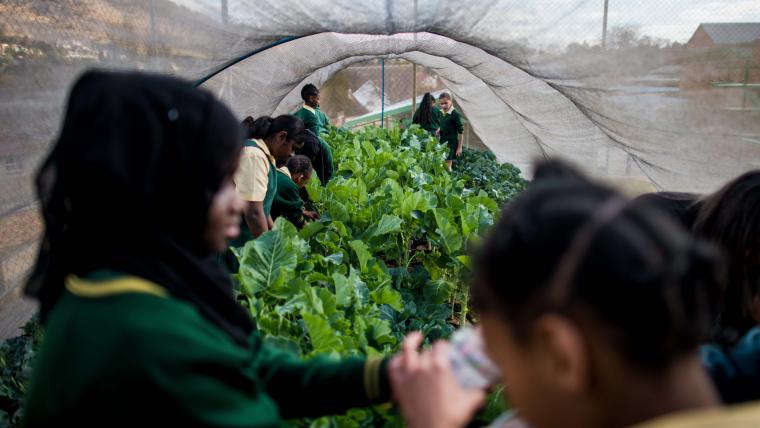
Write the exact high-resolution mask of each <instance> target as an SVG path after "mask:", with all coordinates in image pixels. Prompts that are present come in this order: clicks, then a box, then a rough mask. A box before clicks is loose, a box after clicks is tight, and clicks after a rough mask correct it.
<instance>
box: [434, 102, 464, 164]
mask: <svg viewBox="0 0 760 428" xmlns="http://www.w3.org/2000/svg"><path fill="white" fill-rule="evenodd" d="M438 103H439V104H440V105H441V118H440V123H441V142H442V143H444V144H446V145H447V146H448V147H449V155H448V156H447V157H446V165H448V167H449V171H451V166H452V165H453V163H454V160H455V159H456V158H458V157H459V156H461V155H462V134H463V132H464V125H463V124H462V116H461V115H460V114H459V111H457V110H455V109H454V104H453V103H452V100H451V95H450V94H449V93H448V92H444V93H442V94H441V95H440V96H439V97H438Z"/></svg>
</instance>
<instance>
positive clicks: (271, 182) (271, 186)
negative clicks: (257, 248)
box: [229, 140, 277, 247]
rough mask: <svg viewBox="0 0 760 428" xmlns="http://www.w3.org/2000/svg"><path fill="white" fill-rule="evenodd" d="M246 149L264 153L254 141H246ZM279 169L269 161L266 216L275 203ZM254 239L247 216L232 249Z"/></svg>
mask: <svg viewBox="0 0 760 428" xmlns="http://www.w3.org/2000/svg"><path fill="white" fill-rule="evenodd" d="M244 146H245V147H255V148H257V149H259V150H261V151H262V152H263V151H264V150H263V149H262V148H261V147H259V146H258V144H256V142H255V141H253V140H246V141H245V144H244ZM276 171H277V167H275V165H274V164H273V163H272V161H271V160H270V161H269V172H268V173H267V193H266V196H264V202H263V203H264V215H265V216H269V215H270V214H271V212H272V204H273V203H274V197H275V195H276V194H277V172H276ZM252 239H253V233H251V229H249V228H248V223H247V222H246V221H245V215H243V217H242V219H241V223H240V235H238V237H237V238H235V239H233V240H232V241H230V243H229V244H230V246H231V247H242V246H244V245H245V243H246V242H248V241H250V240H252Z"/></svg>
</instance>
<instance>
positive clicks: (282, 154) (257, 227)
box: [230, 115, 305, 247]
mask: <svg viewBox="0 0 760 428" xmlns="http://www.w3.org/2000/svg"><path fill="white" fill-rule="evenodd" d="M243 125H244V126H245V128H246V130H247V137H248V139H247V140H246V141H245V145H244V147H243V153H242V156H241V158H240V165H239V166H238V170H237V172H236V173H235V178H234V181H235V186H236V188H237V192H238V194H239V195H240V197H241V198H243V200H245V201H246V207H245V210H244V215H243V219H244V222H243V227H242V230H241V233H240V236H238V237H237V238H236V239H235V240H233V241H232V242H231V243H230V245H231V246H233V247H242V246H243V245H245V243H246V242H248V241H250V240H251V239H254V238H256V237H258V236H259V235H261V234H262V233H264V232H266V231H268V230H271V229H272V226H273V225H274V223H273V221H272V216H271V209H272V202H273V201H274V198H275V195H276V194H277V167H276V164H277V160H282V161H285V160H287V159H288V158H290V157H291V156H292V155H293V152H294V151H295V150H296V149H297V148H298V147H300V146H301V145H302V144H303V142H302V140H303V137H304V134H305V129H304V124H303V122H302V121H301V119H298V118H297V117H295V116H291V115H282V116H278V117H276V118H271V117H269V116H262V117H260V118H258V119H256V120H255V121H254V120H252V118H250V117H248V118H246V119H245V120H244V121H243Z"/></svg>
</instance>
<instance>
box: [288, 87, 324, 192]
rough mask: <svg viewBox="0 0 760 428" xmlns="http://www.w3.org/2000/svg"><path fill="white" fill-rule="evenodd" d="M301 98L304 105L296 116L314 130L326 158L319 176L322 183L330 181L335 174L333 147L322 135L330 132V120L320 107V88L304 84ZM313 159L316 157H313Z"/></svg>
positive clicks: (308, 128) (310, 129) (309, 128)
mask: <svg viewBox="0 0 760 428" xmlns="http://www.w3.org/2000/svg"><path fill="white" fill-rule="evenodd" d="M301 98H302V99H303V106H301V108H300V109H298V111H296V112H295V116H296V117H298V118H299V119H301V120H302V121H303V123H304V125H305V126H306V129H307V130H309V131H311V132H313V133H314V135H315V136H316V137H317V140H318V141H319V145H320V152H321V156H322V157H323V159H324V162H323V165H324V166H322V168H320V169H321V170H322V171H323V173H322V174H321V175H319V178H320V180H321V181H322V184H325V183H327V182H328V181H330V179H331V178H332V175H333V164H332V163H333V158H332V148H331V147H330V145H329V144H327V142H326V141H325V140H324V139H323V138H322V136H321V135H322V133H326V132H329V128H330V120H329V119H328V118H327V115H325V114H324V113H323V112H322V110H320V109H319V89H317V87H316V86H314V85H312V84H311V83H308V84H306V85H304V87H303V88H301ZM313 161H314V159H312V162H313ZM315 165H316V163H315ZM318 171H319V169H318Z"/></svg>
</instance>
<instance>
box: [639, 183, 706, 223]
mask: <svg viewBox="0 0 760 428" xmlns="http://www.w3.org/2000/svg"><path fill="white" fill-rule="evenodd" d="M699 198H700V196H699V195H697V194H695V193H682V192H653V193H645V194H643V195H639V196H637V197H636V198H635V199H634V200H633V203H634V204H645V205H648V206H650V207H652V208H654V209H656V210H659V211H660V212H662V213H664V214H666V215H668V216H670V217H671V218H673V219H674V220H677V221H678V222H680V223H681V224H682V225H683V226H684V227H685V228H686V229H687V230H691V229H692V227H693V226H694V222H695V221H696V219H697V213H698V212H699V207H700V206H701V205H702V203H701V200H700V199H699Z"/></svg>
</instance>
